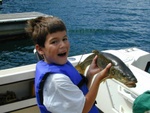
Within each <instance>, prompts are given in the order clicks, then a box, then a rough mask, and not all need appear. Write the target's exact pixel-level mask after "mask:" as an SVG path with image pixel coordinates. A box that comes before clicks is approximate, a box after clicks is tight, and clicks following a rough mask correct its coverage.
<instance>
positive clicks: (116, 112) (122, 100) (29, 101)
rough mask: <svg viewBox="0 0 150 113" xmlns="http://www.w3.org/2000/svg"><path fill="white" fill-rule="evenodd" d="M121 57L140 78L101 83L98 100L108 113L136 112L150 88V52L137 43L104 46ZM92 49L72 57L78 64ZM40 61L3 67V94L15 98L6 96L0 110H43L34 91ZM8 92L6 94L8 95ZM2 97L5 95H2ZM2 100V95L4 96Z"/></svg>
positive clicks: (0, 85) (0, 92)
mask: <svg viewBox="0 0 150 113" xmlns="http://www.w3.org/2000/svg"><path fill="white" fill-rule="evenodd" d="M104 52H108V53H111V54H113V55H115V56H117V57H118V58H120V59H121V60H122V61H123V62H124V63H125V64H126V65H127V66H128V67H129V69H130V70H131V71H132V72H133V74H134V75H135V77H136V78H137V80H138V83H137V84H136V85H137V86H136V87H135V88H129V87H127V86H125V85H124V84H122V83H120V82H118V81H116V80H115V79H107V80H106V81H105V82H103V83H101V85H100V90H99V92H98V95H97V98H96V101H97V106H98V107H99V108H100V109H101V110H102V111H103V112H104V113H132V106H133V103H134V101H135V99H136V98H137V97H138V96H139V95H141V94H142V93H143V92H145V91H147V90H150V85H149V81H150V53H149V52H146V51H144V50H141V49H139V48H136V47H132V48H123V49H119V50H104ZM90 54H91V53H88V54H84V55H76V56H70V57H68V60H69V61H70V62H71V63H72V64H73V66H75V65H77V64H78V62H79V61H80V59H81V57H82V59H81V61H83V60H84V59H85V58H86V57H87V56H89V55H90ZM35 66H36V64H30V65H25V66H20V67H14V68H10V69H4V70H0V96H1V95H6V96H8V95H7V94H10V93H11V94H12V95H15V96H12V97H15V98H11V96H8V98H4V97H3V100H6V101H7V102H3V104H1V103H2V102H0V104H1V105H0V112H1V113H4V112H9V113H39V109H38V107H37V103H36V99H35V94H34V73H35ZM6 96H5V97H6ZM0 98H1V97H0ZM0 100H1V99H0Z"/></svg>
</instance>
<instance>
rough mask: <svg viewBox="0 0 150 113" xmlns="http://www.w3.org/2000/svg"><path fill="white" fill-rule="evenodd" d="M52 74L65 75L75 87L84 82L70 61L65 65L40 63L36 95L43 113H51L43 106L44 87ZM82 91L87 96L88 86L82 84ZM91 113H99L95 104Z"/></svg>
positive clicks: (38, 64)
mask: <svg viewBox="0 0 150 113" xmlns="http://www.w3.org/2000/svg"><path fill="white" fill-rule="evenodd" d="M50 73H51V74H52V73H63V74H65V75H66V76H68V77H69V78H70V79H71V81H72V82H73V83H74V84H75V85H78V84H80V83H81V81H82V80H83V77H82V76H81V75H80V74H79V73H78V71H77V70H76V69H75V68H74V67H73V66H72V64H71V63H70V62H69V61H68V62H67V63H66V64H64V65H56V64H47V63H46V62H44V61H43V60H41V61H39V62H38V63H37V65H36V76H35V94H36V99H37V104H38V106H39V108H40V111H41V113H50V112H49V111H47V109H46V107H45V106H44V105H43V86H44V82H45V80H46V78H47V76H48V75H50ZM80 90H82V92H83V94H84V95H86V94H87V93H88V87H87V85H86V84H85V83H84V84H82V86H81V87H80ZM89 113H99V111H98V108H97V107H96V106H95V104H94V105H93V107H92V108H91V110H90V112H89Z"/></svg>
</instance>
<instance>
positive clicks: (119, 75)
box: [109, 66, 137, 88]
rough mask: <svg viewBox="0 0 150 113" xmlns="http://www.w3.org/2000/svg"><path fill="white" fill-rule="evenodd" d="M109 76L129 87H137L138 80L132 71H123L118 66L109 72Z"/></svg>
mask: <svg viewBox="0 0 150 113" xmlns="http://www.w3.org/2000/svg"><path fill="white" fill-rule="evenodd" d="M109 76H110V77H111V78H114V79H116V80H117V81H119V82H121V83H123V84H124V85H126V86H127V87H130V88H132V87H136V83H137V79H136V78H135V76H134V75H133V73H132V72H131V71H130V70H126V71H125V70H122V69H120V68H119V67H118V66H112V67H111V68H110V70H109Z"/></svg>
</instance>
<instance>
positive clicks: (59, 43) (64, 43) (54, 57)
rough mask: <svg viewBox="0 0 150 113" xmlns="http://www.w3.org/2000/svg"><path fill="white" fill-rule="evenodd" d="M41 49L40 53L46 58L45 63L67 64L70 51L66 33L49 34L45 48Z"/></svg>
mask: <svg viewBox="0 0 150 113" xmlns="http://www.w3.org/2000/svg"><path fill="white" fill-rule="evenodd" d="M40 48H41V49H40V52H41V53H42V55H43V56H44V60H45V62H47V63H49V64H51V63H56V64H59V65H63V64H65V63H66V62H67V57H68V54H69V49H70V43H69V41H68V37H67V33H66V31H58V32H56V33H52V34H48V35H47V37H46V41H45V47H40Z"/></svg>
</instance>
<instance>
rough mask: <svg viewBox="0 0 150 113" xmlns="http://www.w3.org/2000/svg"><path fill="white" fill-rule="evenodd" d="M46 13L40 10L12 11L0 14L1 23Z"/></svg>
mask: <svg viewBox="0 0 150 113" xmlns="http://www.w3.org/2000/svg"><path fill="white" fill-rule="evenodd" d="M45 15H46V14H43V13H39V12H25V13H11V14H0V23H4V22H14V21H25V20H29V19H32V18H36V17H38V16H45Z"/></svg>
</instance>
